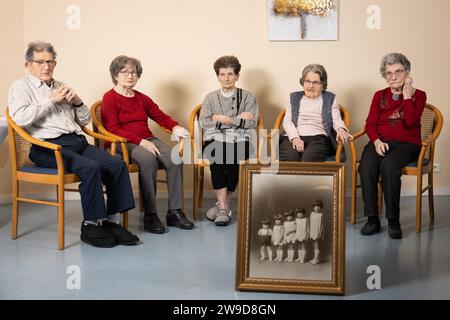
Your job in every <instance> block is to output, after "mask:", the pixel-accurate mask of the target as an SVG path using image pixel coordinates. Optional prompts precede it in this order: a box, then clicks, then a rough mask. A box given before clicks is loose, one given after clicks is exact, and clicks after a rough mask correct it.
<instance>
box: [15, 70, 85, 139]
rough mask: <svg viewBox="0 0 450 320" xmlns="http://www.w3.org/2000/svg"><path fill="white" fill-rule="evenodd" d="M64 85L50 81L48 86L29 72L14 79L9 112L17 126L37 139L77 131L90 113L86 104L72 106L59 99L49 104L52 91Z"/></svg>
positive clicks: (78, 131)
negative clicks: (22, 76) (20, 77)
mask: <svg viewBox="0 0 450 320" xmlns="http://www.w3.org/2000/svg"><path fill="white" fill-rule="evenodd" d="M62 85H64V83H62V82H59V81H55V80H54V81H53V82H52V83H51V84H50V86H49V85H47V84H46V83H45V82H44V81H41V80H40V79H38V78H36V77H35V76H33V75H28V76H26V77H25V78H22V79H20V80H17V81H15V82H14V83H13V84H12V85H11V88H10V90H9V97H8V107H9V115H10V116H11V118H12V119H13V120H14V122H15V123H17V125H19V126H21V127H23V128H24V129H25V130H26V131H27V132H28V133H29V134H30V135H32V136H33V137H35V138H39V139H51V138H57V137H59V136H60V135H62V134H67V133H77V134H81V133H82V130H81V127H80V125H81V126H85V125H87V124H89V122H90V121H91V114H90V112H89V108H88V107H87V106H86V105H84V104H83V105H82V106H81V107H78V108H76V107H74V106H73V105H72V104H70V103H68V102H66V101H62V102H59V103H56V104H53V103H52V101H51V100H50V98H51V96H52V92H53V91H54V90H55V89H57V88H59V87H60V86H62Z"/></svg>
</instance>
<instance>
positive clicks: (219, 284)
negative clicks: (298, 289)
mask: <svg viewBox="0 0 450 320" xmlns="http://www.w3.org/2000/svg"><path fill="white" fill-rule="evenodd" d="M424 200H427V199H426V198H425V199H424ZM424 202H425V201H424ZM212 204H213V201H212V200H206V201H205V207H207V206H208V205H212ZM425 204H426V202H425ZM66 205H67V209H66V247H67V248H66V249H65V250H64V251H58V250H57V223H56V209H52V208H49V207H46V206H40V205H28V204H23V205H22V206H23V207H22V211H21V217H20V225H19V239H18V240H15V241H13V240H11V238H10V228H11V217H10V210H11V206H10V205H2V206H0V299H219V300H234V299H270V300H277V299H450V250H449V246H450V215H449V214H448V208H449V207H450V197H448V196H445V197H436V199H435V208H436V223H435V225H434V227H432V228H430V226H428V209H427V208H426V207H427V206H426V205H424V223H423V224H422V226H423V227H422V230H423V231H422V233H421V234H416V233H415V230H414V227H415V198H403V199H402V204H401V210H402V218H401V221H402V226H403V231H404V238H403V239H402V240H392V239H389V238H388V236H387V233H386V221H385V220H384V219H383V220H382V223H383V232H382V233H380V234H377V235H374V236H372V237H363V236H361V235H360V234H359V229H360V228H361V226H362V219H361V220H360V221H359V223H358V224H356V225H351V224H350V223H347V233H346V234H347V241H346V295H345V296H342V297H334V296H324V295H303V294H280V293H260V292H239V291H235V289H234V281H235V259H236V258H235V257H236V254H235V253H236V223H235V220H234V218H233V223H232V224H231V225H230V226H228V227H223V228H218V227H215V226H214V225H213V224H212V223H210V222H209V221H207V220H201V221H200V222H197V223H196V226H195V229H194V230H190V231H186V230H179V229H177V228H170V229H169V232H168V233H166V234H164V235H154V234H150V233H146V232H144V230H143V226H142V222H141V220H142V214H139V213H137V211H134V212H132V213H131V214H130V216H131V217H130V230H131V231H133V232H135V233H136V234H138V236H139V237H140V238H141V240H142V241H143V244H141V245H138V246H134V247H124V246H119V247H115V248H110V249H99V248H94V247H91V246H89V245H86V244H84V243H81V242H80V240H79V236H80V232H79V228H80V223H81V209H80V207H79V202H77V201H67V202H66ZM185 205H186V207H187V208H190V206H191V203H190V202H189V201H186V203H185ZM346 207H347V208H349V206H346ZM159 208H160V213H161V217H164V212H165V210H164V209H165V201H160V203H159ZM189 212H190V211H189ZM70 265H77V266H79V267H80V270H81V289H80V290H68V289H67V287H66V280H67V278H68V276H69V275H68V274H67V273H66V270H67V267H68V266H70ZM369 265H378V266H380V268H381V286H382V289H381V290H368V289H367V286H366V280H367V278H368V277H369V275H368V274H367V273H366V271H367V267H368V266H369Z"/></svg>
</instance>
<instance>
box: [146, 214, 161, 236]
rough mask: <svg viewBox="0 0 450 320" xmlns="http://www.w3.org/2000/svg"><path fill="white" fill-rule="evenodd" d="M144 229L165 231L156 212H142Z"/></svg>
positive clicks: (158, 232) (153, 231)
mask: <svg viewBox="0 0 450 320" xmlns="http://www.w3.org/2000/svg"><path fill="white" fill-rule="evenodd" d="M144 229H145V230H147V231H148V232H151V233H157V234H161V233H164V232H165V231H166V228H164V225H163V224H162V222H161V220H159V218H158V215H157V214H156V213H145V214H144Z"/></svg>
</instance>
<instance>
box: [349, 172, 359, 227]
mask: <svg viewBox="0 0 450 320" xmlns="http://www.w3.org/2000/svg"><path fill="white" fill-rule="evenodd" d="M357 175H358V172H357V169H356V165H352V204H351V210H350V223H351V224H355V223H356V189H357Z"/></svg>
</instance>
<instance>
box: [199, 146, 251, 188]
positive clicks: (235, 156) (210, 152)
mask: <svg viewBox="0 0 450 320" xmlns="http://www.w3.org/2000/svg"><path fill="white" fill-rule="evenodd" d="M203 151H204V157H205V158H206V159H208V160H209V162H210V170H211V181H212V185H213V188H214V190H219V189H223V188H227V190H228V191H230V192H234V190H236V186H237V184H238V181H239V161H242V160H247V159H248V157H249V154H250V143H249V142H248V141H242V142H236V143H226V142H221V141H214V140H213V141H206V142H205V145H204V149H203Z"/></svg>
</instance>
